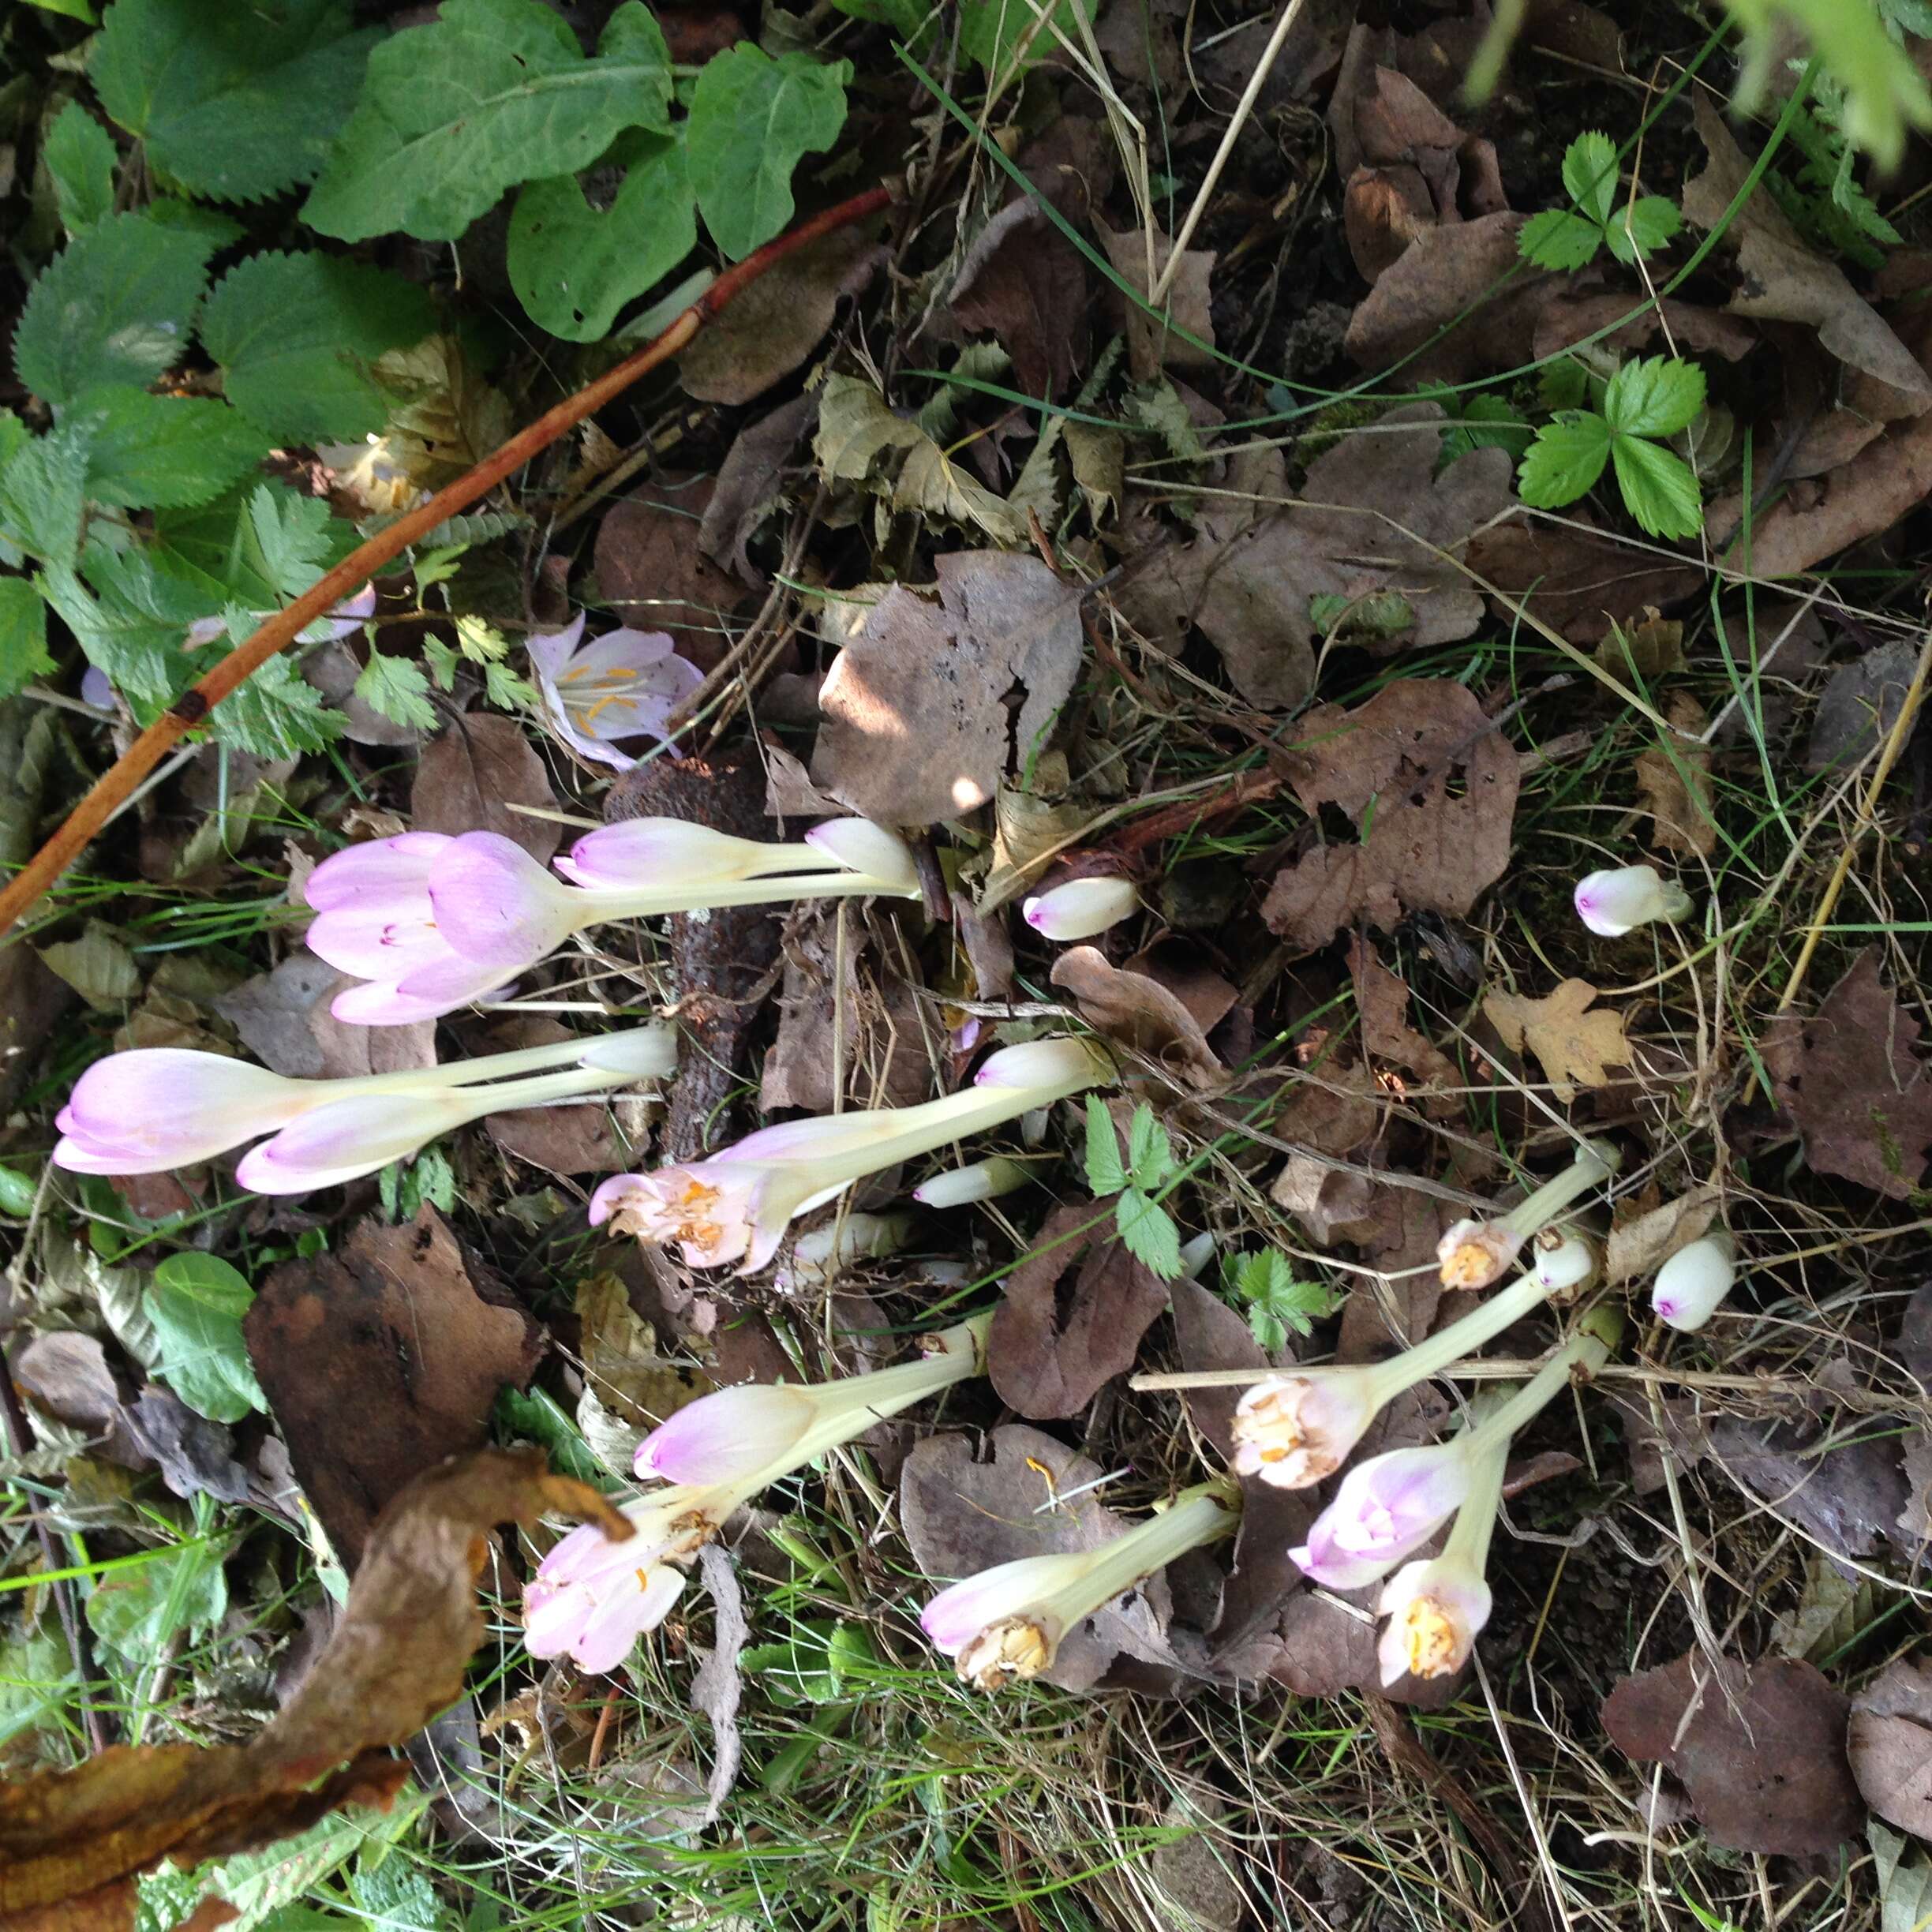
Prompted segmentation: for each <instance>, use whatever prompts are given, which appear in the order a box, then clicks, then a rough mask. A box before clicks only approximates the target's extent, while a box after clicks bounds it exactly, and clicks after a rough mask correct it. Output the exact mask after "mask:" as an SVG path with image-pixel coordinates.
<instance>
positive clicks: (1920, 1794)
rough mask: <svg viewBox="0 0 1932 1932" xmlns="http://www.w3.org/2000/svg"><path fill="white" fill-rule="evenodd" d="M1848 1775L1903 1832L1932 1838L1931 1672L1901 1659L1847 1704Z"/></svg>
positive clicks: (1879, 1813)
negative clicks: (1849, 1715) (1849, 1710)
mask: <svg viewBox="0 0 1932 1932" xmlns="http://www.w3.org/2000/svg"><path fill="white" fill-rule="evenodd" d="M1848 1748H1849V1750H1850V1751H1851V1754H1852V1776H1853V1777H1855V1778H1856V1779H1857V1780H1858V1788H1859V1792H1861V1793H1862V1794H1863V1797H1864V1799H1865V1802H1866V1803H1867V1804H1868V1805H1870V1807H1871V1808H1872V1809H1873V1810H1874V1811H1876V1812H1877V1813H1878V1815H1879V1816H1880V1817H1881V1818H1885V1819H1887V1820H1889V1822H1891V1823H1893V1824H1894V1825H1897V1826H1898V1827H1899V1828H1900V1829H1901V1830H1902V1831H1908V1832H1912V1833H1916V1834H1917V1836H1918V1837H1921V1838H1932V1669H1928V1668H1927V1667H1926V1665H1925V1664H1921V1663H1915V1662H1911V1661H1908V1659H1906V1658H1904V1657H1900V1658H1898V1659H1896V1661H1894V1662H1893V1663H1890V1664H1887V1665H1886V1666H1885V1668H1884V1669H1883V1670H1882V1671H1881V1672H1879V1674H1878V1676H1877V1678H1875V1679H1874V1680H1873V1681H1872V1682H1871V1683H1868V1684H1867V1685H1866V1687H1865V1688H1864V1689H1863V1690H1861V1691H1860V1692H1859V1694H1858V1695H1857V1696H1856V1697H1855V1698H1853V1699H1852V1724H1851V1729H1850V1733H1849V1736H1848Z"/></svg>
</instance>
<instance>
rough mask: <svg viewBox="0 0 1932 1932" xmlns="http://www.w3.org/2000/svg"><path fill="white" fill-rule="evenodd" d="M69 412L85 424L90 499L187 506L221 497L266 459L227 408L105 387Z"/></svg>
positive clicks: (256, 435)
mask: <svg viewBox="0 0 1932 1932" xmlns="http://www.w3.org/2000/svg"><path fill="white" fill-rule="evenodd" d="M71 414H73V416H74V417H77V418H78V419H79V420H80V421H82V422H84V423H85V424H86V425H87V428H88V485H87V489H88V495H89V496H92V498H93V499H94V500H95V501H96V502H97V503H105V504H122V506H124V507H126V508H129V509H154V508H157V507H163V506H165V507H170V508H186V507H190V506H192V505H193V504H204V503H207V502H208V501H210V500H212V499H213V498H214V497H216V496H219V495H220V494H221V492H223V490H225V489H227V487H228V486H229V485H230V484H231V483H232V482H234V480H235V479H236V477H238V476H240V475H241V473H242V471H243V470H246V469H248V468H249V467H250V466H252V465H253V464H254V463H256V462H259V461H260V459H261V458H262V457H263V456H264V455H265V454H266V453H267V451H268V439H267V438H266V437H265V436H263V434H262V432H260V430H259V429H256V428H255V426H254V425H253V424H252V423H250V422H249V421H247V420H246V419H245V417H241V415H239V414H237V413H236V411H234V410H232V409H230V407H229V406H228V405H227V403H226V402H215V401H212V400H211V399H208V398H206V397H197V396H157V395H149V394H148V391H146V390H144V389H131V388H128V387H127V385H126V384H109V385H108V386H107V388H101V389H95V390H93V391H90V392H89V394H88V395H86V396H85V397H84V398H83V399H81V401H80V402H79V403H77V405H76V406H74V408H73V410H72V412H71Z"/></svg>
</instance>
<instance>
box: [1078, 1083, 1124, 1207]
mask: <svg viewBox="0 0 1932 1932" xmlns="http://www.w3.org/2000/svg"><path fill="white" fill-rule="evenodd" d="M1087 1185H1088V1186H1089V1187H1090V1188H1091V1189H1093V1191H1094V1192H1095V1193H1096V1194H1103V1195H1104V1194H1118V1193H1119V1192H1120V1191H1121V1189H1122V1188H1124V1187H1125V1185H1127V1169H1126V1166H1125V1164H1124V1163H1122V1161H1121V1157H1120V1136H1118V1134H1116V1133H1114V1117H1113V1115H1112V1114H1110V1113H1108V1111H1107V1110H1106V1103H1105V1102H1104V1101H1103V1100H1102V1099H1101V1098H1100V1096H1099V1095H1098V1094H1089V1095H1088V1096H1087Z"/></svg>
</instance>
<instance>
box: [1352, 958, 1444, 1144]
mask: <svg viewBox="0 0 1932 1932" xmlns="http://www.w3.org/2000/svg"><path fill="white" fill-rule="evenodd" d="M1348 961H1349V975H1350V978H1351V979H1353V980H1354V983H1355V1010H1356V1012H1357V1013H1358V1014H1360V1015H1361V1043H1362V1050H1363V1051H1364V1052H1365V1054H1368V1055H1369V1056H1370V1057H1371V1058H1373V1059H1377V1060H1387V1061H1391V1062H1392V1063H1393V1064H1394V1065H1396V1066H1398V1067H1402V1068H1405V1069H1406V1070H1407V1071H1408V1072H1410V1073H1413V1074H1414V1075H1415V1076H1417V1079H1419V1080H1421V1081H1423V1082H1424V1083H1425V1088H1442V1089H1453V1088H1457V1087H1460V1086H1461V1085H1462V1084H1463V1082H1462V1075H1461V1073H1459V1072H1458V1070H1457V1068H1456V1064H1455V1061H1453V1060H1451V1058H1449V1056H1448V1055H1447V1054H1446V1053H1444V1052H1443V1050H1442V1049H1441V1048H1440V1047H1438V1046H1436V1044H1435V1043H1434V1042H1433V1041H1432V1040H1429V1039H1425V1038H1424V1037H1423V1035H1421V1034H1420V1033H1418V1032H1417V1031H1416V1029H1415V1028H1413V1027H1412V1026H1411V1025H1410V1024H1409V988H1408V987H1407V985H1406V983H1404V982H1403V981H1402V979H1400V978H1399V977H1398V975H1396V974H1395V973H1392V972H1390V971H1389V969H1388V968H1387V967H1386V966H1384V965H1383V964H1382V962H1381V960H1380V959H1379V958H1377V957H1376V949H1375V948H1374V947H1373V946H1372V945H1370V944H1369V943H1368V941H1367V940H1366V939H1364V938H1361V937H1360V936H1359V935H1358V936H1357V938H1354V939H1353V940H1351V941H1350V942H1349V950H1348ZM1395 1095H1396V1097H1397V1098H1399V1099H1405V1100H1406V1099H1416V1098H1417V1096H1416V1095H1411V1094H1408V1093H1406V1092H1405V1091H1402V1089H1400V1088H1396V1089H1395ZM1420 1099H1421V1104H1422V1110H1423V1111H1424V1112H1425V1114H1431V1115H1432V1116H1433V1117H1435V1118H1437V1119H1440V1120H1447V1119H1448V1118H1451V1116H1452V1115H1454V1114H1459V1113H1461V1112H1462V1101H1461V1100H1460V1099H1458V1097H1457V1096H1456V1095H1455V1093H1454V1092H1453V1091H1439V1092H1429V1091H1425V1092H1423V1093H1422V1094H1421V1095H1420Z"/></svg>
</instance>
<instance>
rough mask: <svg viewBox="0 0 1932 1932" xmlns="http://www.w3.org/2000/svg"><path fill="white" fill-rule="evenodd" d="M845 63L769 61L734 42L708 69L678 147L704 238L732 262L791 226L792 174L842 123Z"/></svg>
mask: <svg viewBox="0 0 1932 1932" xmlns="http://www.w3.org/2000/svg"><path fill="white" fill-rule="evenodd" d="M851 78H852V63H851V62H849V61H833V62H831V63H830V64H829V66H826V65H822V64H821V63H820V62H817V61H815V60H814V59H812V58H811V56H810V55H809V54H796V53H793V54H781V55H780V56H779V57H778V58H777V60H773V58H772V57H771V56H770V55H769V54H767V53H766V52H765V51H764V50H763V49H762V48H761V47H754V46H752V45H751V43H750V42H749V41H747V40H741V41H739V43H738V44H737V46H736V47H732V49H730V50H729V51H728V52H726V53H723V54H718V55H717V56H716V57H715V58H713V59H712V60H710V61H708V62H706V65H705V68H704V71H703V72H702V73H700V74H699V75H698V84H697V86H696V88H695V89H694V90H693V91H692V94H691V119H690V120H689V122H687V123H686V125H685V129H684V148H685V154H686V157H687V163H688V165H689V167H690V170H691V187H692V189H694V190H695V193H696V194H697V197H698V208H699V210H700V211H701V212H702V214H703V215H704V218H705V226H706V227H707V228H709V229H710V230H711V237H712V239H713V241H716V242H717V245H718V246H719V247H720V248H721V249H723V250H724V251H725V253H726V254H727V255H728V256H730V257H731V259H732V260H733V261H739V260H743V257H744V256H747V255H749V254H750V253H751V251H752V250H753V249H754V248H756V247H758V245H759V244H760V243H761V242H765V241H769V240H770V239H771V238H772V237H773V235H775V234H777V232H778V231H779V230H780V229H781V228H782V227H784V225H785V223H787V222H788V221H789V220H790V219H792V170H793V169H794V168H795V167H797V165H798V163H799V161H800V160H801V159H803V157H804V156H805V155H808V154H821V153H823V152H824V151H825V150H826V148H829V147H830V146H831V145H832V144H833V142H834V141H835V140H837V139H838V135H839V129H841V128H842V127H843V126H844V125H845V83H846V82H847V81H848V80H850V79H851Z"/></svg>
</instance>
